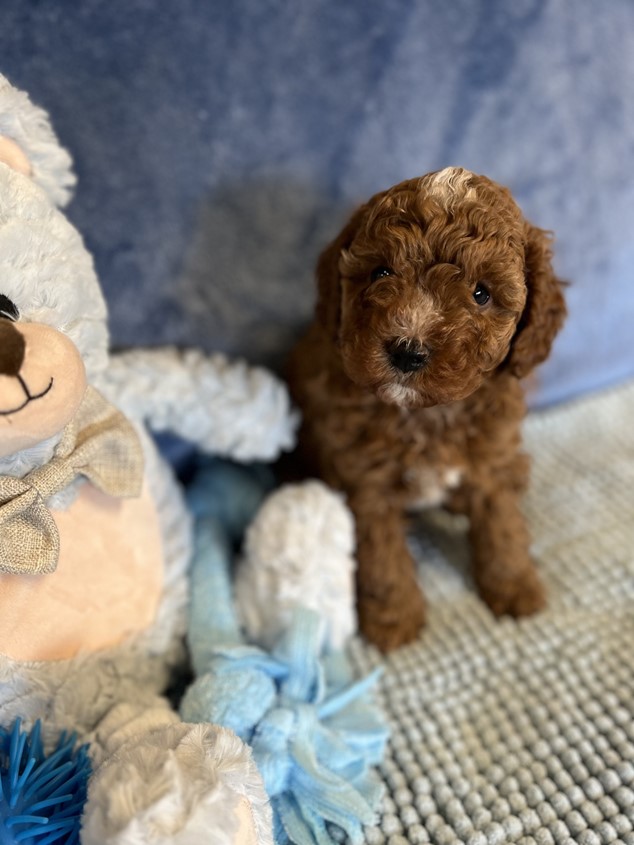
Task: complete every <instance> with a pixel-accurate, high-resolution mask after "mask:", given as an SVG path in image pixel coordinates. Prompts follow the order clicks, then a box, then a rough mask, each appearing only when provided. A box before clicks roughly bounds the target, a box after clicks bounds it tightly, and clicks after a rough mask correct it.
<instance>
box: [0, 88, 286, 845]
mask: <svg viewBox="0 0 634 845" xmlns="http://www.w3.org/2000/svg"><path fill="white" fill-rule="evenodd" d="M70 165H71V162H70V158H69V157H68V155H67V153H66V152H65V151H64V150H63V149H61V148H60V146H59V144H58V142H57V140H56V138H55V136H54V135H53V132H52V130H51V127H50V124H49V122H48V118H47V116H46V114H45V113H44V112H43V111H42V110H41V109H39V108H36V107H35V106H33V104H32V103H31V102H30V101H29V99H28V97H27V96H26V95H25V94H24V93H22V92H20V91H17V90H16V89H15V88H13V87H12V86H11V85H10V84H9V83H8V82H7V80H6V79H5V78H4V77H1V76H0V572H1V573H2V574H0V725H1V726H3V727H6V726H8V725H10V724H11V723H12V722H13V721H14V719H16V718H17V717H21V718H22V719H23V720H24V722H25V723H26V724H27V725H29V724H32V723H33V722H34V720H36V719H38V718H41V719H42V720H43V725H44V733H45V739H48V740H51V739H52V737H53V736H54V735H56V734H57V732H58V731H59V730H60V729H62V728H63V729H71V730H77V731H78V733H79V735H80V737H82V738H87V739H89V740H90V743H91V746H90V747H91V755H92V758H93V767H94V775H93V778H92V781H91V784H90V789H89V797H88V803H87V806H86V811H85V816H84V827H83V831H82V842H83V843H84V845H112V843H119V845H122V843H137V845H138V843H157V844H160V843H181V845H184V843H199V842H213V843H228V842H235V841H238V840H240V841H245V842H249V843H253V842H257V843H266V842H269V841H270V809H269V807H268V804H267V800H266V796H265V795H264V792H263V789H262V786H261V781H260V778H259V775H258V773H257V771H256V770H255V767H254V765H253V763H252V761H251V757H250V753H249V750H248V749H247V747H246V746H245V745H243V744H242V743H241V741H240V740H238V739H237V737H236V736H235V735H233V734H232V733H231V732H230V731H227V730H225V729H222V728H218V727H215V726H213V725H209V724H203V725H188V724H184V723H182V722H181V721H180V720H179V718H178V717H177V715H176V714H175V713H174V712H173V710H172V709H171V708H170V706H169V705H168V703H167V701H166V700H165V699H164V698H162V697H161V695H160V693H161V692H162V691H163V690H164V689H165V687H166V684H167V682H168V678H169V674H170V670H171V669H172V668H173V667H174V666H175V665H176V664H178V662H179V661H181V659H182V656H183V655H182V651H183V645H182V636H183V632H184V630H185V626H186V618H185V616H186V604H187V577H186V574H187V566H188V561H189V557H190V545H191V541H190V520H189V518H188V515H187V513H186V510H185V508H184V505H183V502H182V500H181V496H180V493H179V491H178V489H177V486H176V484H175V482H174V480H173V479H172V476H171V474H170V472H169V470H168V468H167V467H166V465H164V463H163V462H162V461H161V460H160V459H159V457H158V455H157V453H156V450H155V449H154V448H153V446H152V443H151V441H150V438H149V437H148V436H147V434H146V433H145V432H144V429H143V425H142V423H141V418H143V419H144V420H145V421H147V422H148V423H149V424H150V425H151V426H153V427H155V428H157V429H170V430H172V431H173V432H175V433H177V434H180V435H182V436H185V437H187V438H189V439H191V440H193V441H195V442H196V443H197V444H198V445H199V446H200V447H201V448H202V449H204V450H206V451H210V452H213V453H217V454H222V455H226V456H229V457H234V458H237V459H240V460H254V459H259V460H269V459H272V458H274V457H275V456H276V455H277V454H278V453H279V451H280V450H282V449H284V448H287V447H289V446H290V445H292V437H293V429H294V424H295V421H294V418H293V414H292V413H291V411H290V409H289V404H288V399H287V394H286V392H285V390H284V388H283V387H282V385H281V384H280V383H278V382H277V381H276V380H275V379H274V377H273V376H271V375H270V374H268V373H267V372H265V371H263V370H261V369H250V368H248V367H247V366H246V365H244V364H241V363H233V364H230V363H228V362H227V361H226V360H225V359H224V358H223V357H221V356H212V357H204V356H203V355H202V354H200V353H196V352H186V353H179V352H177V351H175V350H159V351H155V352H149V351H148V352H140V351H139V352H136V353H130V354H128V355H122V356H113V358H112V360H110V361H109V357H108V351H107V330H106V308H105V304H104V301H103V298H102V295H101V291H100V288H99V285H98V281H97V278H96V276H95V272H94V268H93V263H92V260H91V257H90V256H89V254H88V253H87V251H86V249H85V247H84V244H83V242H82V239H81V237H80V236H79V234H78V233H77V231H76V230H75V229H74V227H73V226H72V225H71V224H70V223H69V222H68V220H67V219H66V218H65V217H64V215H63V214H62V213H61V212H60V210H59V208H58V206H61V205H64V204H65V202H66V201H67V200H68V199H69V191H70V188H71V187H72V184H73V181H74V179H73V177H72V174H71V170H70ZM96 388H98V390H97V389H96ZM111 403H116V405H117V406H118V407H121V408H123V409H124V410H125V412H126V414H127V415H128V416H124V415H123V414H122V413H121V412H120V411H119V410H118V409H117V407H115V404H111ZM130 420H132V421H133V422H132V423H131V422H130Z"/></svg>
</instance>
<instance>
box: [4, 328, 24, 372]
mask: <svg viewBox="0 0 634 845" xmlns="http://www.w3.org/2000/svg"><path fill="white" fill-rule="evenodd" d="M25 347H26V344H25V343H24V338H23V336H22V335H21V334H20V332H19V331H18V330H17V329H16V328H15V326H14V325H13V323H11V321H10V320H5V319H2V318H0V375H2V376H17V375H18V373H19V372H20V368H21V367H22V362H23V361H24V350H25Z"/></svg>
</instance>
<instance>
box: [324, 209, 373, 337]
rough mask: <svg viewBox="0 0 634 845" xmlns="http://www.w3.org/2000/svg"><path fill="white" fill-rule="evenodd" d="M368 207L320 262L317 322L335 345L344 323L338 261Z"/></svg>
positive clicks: (333, 243) (359, 211) (351, 223)
mask: <svg viewBox="0 0 634 845" xmlns="http://www.w3.org/2000/svg"><path fill="white" fill-rule="evenodd" d="M366 210H367V205H362V206H361V208H358V209H357V210H356V211H355V212H354V214H353V215H352V217H351V218H350V220H349V221H348V222H347V223H346V225H345V226H344V228H343V229H342V231H341V232H340V233H339V235H337V237H336V238H335V239H334V241H333V242H332V243H331V244H329V245H328V246H327V247H326V249H325V250H324V251H323V252H322V253H321V255H320V256H319V260H318V261H317V304H316V306H315V313H316V316H317V320H318V321H319V322H320V323H321V325H322V326H323V327H324V328H325V329H326V330H327V332H328V334H329V335H330V337H331V339H332V340H333V341H336V340H337V336H338V332H339V322H340V319H341V284H340V273H339V259H340V257H341V250H343V249H347V248H348V247H349V246H350V244H351V243H352V241H353V240H354V237H355V235H356V234H357V231H358V230H359V227H360V226H361V223H362V221H363V218H364V217H365V213H366Z"/></svg>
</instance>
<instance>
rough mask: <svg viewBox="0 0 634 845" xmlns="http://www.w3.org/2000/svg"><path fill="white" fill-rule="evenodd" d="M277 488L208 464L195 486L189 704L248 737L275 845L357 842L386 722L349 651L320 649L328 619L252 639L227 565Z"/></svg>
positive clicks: (193, 717)
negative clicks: (268, 642)
mask: <svg viewBox="0 0 634 845" xmlns="http://www.w3.org/2000/svg"><path fill="white" fill-rule="evenodd" d="M269 488H270V483H268V481H267V480H266V479H265V478H264V479H263V476H262V475H261V474H259V475H258V474H257V473H256V474H255V475H254V474H253V472H251V471H249V470H248V469H246V468H244V467H236V466H234V465H230V464H227V463H225V462H220V461H206V462H205V463H204V464H203V465H202V466H201V468H200V469H199V471H198V473H197V474H196V476H195V478H194V480H193V482H192V485H191V486H190V488H189V494H188V498H189V501H190V505H191V507H192V510H193V512H194V514H195V516H196V531H195V552H194V560H193V564H192V573H191V596H192V601H191V608H190V626H189V645H190V650H191V655H192V663H193V666H194V671H195V673H196V676H197V677H196V680H195V681H194V682H193V684H192V685H191V686H190V687H189V689H188V690H187V692H186V693H185V696H184V698H183V701H182V703H181V715H182V717H183V719H184V720H186V721H188V722H201V721H210V722H214V723H216V724H221V725H224V726H226V727H229V728H231V729H232V730H233V731H235V733H237V734H238V736H239V737H240V738H241V739H243V740H244V741H245V742H247V743H248V744H249V745H250V746H251V748H252V752H253V758H254V760H255V762H256V765H257V766H258V769H259V771H260V774H261V775H262V778H263V780H264V785H265V788H266V790H267V793H268V795H269V797H270V800H271V805H272V808H273V816H274V825H275V839H276V842H277V843H278V845H286V843H294V845H331V843H333V842H336V841H338V839H339V838H340V837H338V836H337V834H336V832H335V829H336V828H339V829H340V830H341V831H343V832H345V834H346V835H347V836H348V838H349V840H350V841H351V842H352V843H360V842H361V841H362V840H363V833H362V826H363V825H364V824H372V823H373V822H374V821H375V813H376V809H377V807H378V804H379V801H380V798H381V794H382V789H381V787H380V785H379V784H378V780H377V779H375V777H374V776H373V773H372V771H371V766H372V765H374V764H376V763H378V762H380V760H381V759H382V756H383V751H384V747H385V743H386V740H387V729H386V726H385V723H384V721H383V718H382V716H381V714H380V713H379V711H378V709H377V708H376V707H375V706H374V704H373V702H372V700H371V698H370V695H369V693H370V691H371V688H372V686H373V685H374V684H375V682H376V680H377V676H378V673H376V672H375V673H373V674H371V675H370V676H368V677H367V678H365V679H363V680H361V681H355V680H354V677H353V672H352V669H351V666H350V663H349V661H348V659H347V657H346V655H345V654H344V653H343V652H337V653H324V652H322V651H321V649H320V636H319V632H320V618H319V616H318V614H316V613H314V612H313V611H310V610H307V609H305V608H298V609H297V610H296V612H295V614H294V616H293V619H292V622H291V624H290V626H289V628H288V629H287V630H286V631H285V632H284V634H283V635H282V636H281V638H280V640H279V641H278V643H277V644H276V646H275V647H274V648H273V649H272V651H271V652H267V651H265V650H263V649H261V648H259V647H257V646H253V645H249V644H247V643H245V642H244V638H243V635H242V632H241V630H240V626H239V624H238V621H237V618H236V613H235V609H234V602H233V596H232V589H231V580H230V570H231V560H232V558H233V545H232V544H233V542H234V541H235V540H236V538H237V537H239V536H240V535H241V534H242V533H243V531H244V529H245V527H246V525H247V524H248V522H249V521H250V520H251V517H252V515H253V513H254V512H255V510H256V509H257V507H258V506H259V504H260V502H261V501H262V499H263V498H264V496H265V494H266V492H267V490H268V489H269Z"/></svg>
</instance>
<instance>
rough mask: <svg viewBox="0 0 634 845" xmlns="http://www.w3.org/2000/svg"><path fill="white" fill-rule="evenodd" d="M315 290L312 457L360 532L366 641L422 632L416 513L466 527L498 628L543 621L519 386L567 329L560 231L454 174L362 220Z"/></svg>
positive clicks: (370, 207)
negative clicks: (456, 518) (525, 499)
mask: <svg viewBox="0 0 634 845" xmlns="http://www.w3.org/2000/svg"><path fill="white" fill-rule="evenodd" d="M317 281H318V300H317V308H316V319H315V321H314V322H313V324H312V326H311V327H310V329H309V331H308V333H307V334H306V335H305V337H304V338H303V339H302V340H301V341H300V342H299V344H298V345H297V346H296V347H295V350H294V352H293V354H292V359H291V370H290V374H289V375H290V383H291V389H292V392H293V394H294V397H295V400H296V401H297V403H298V404H299V406H300V408H301V409H302V411H303V427H302V432H301V436H300V443H301V448H302V451H303V453H304V456H305V457H307V458H308V459H309V461H310V462H311V464H312V469H313V470H315V471H317V472H318V473H319V474H320V475H321V476H322V477H323V478H324V479H325V480H326V481H327V482H328V483H330V484H331V485H333V486H334V487H336V488H339V489H341V490H343V491H345V493H346V494H347V498H348V503H349V505H350V506H351V508H352V510H353V512H354V514H355V517H356V526H357V555H358V571H357V600H358V609H359V620H360V625H361V629H362V631H363V633H364V634H365V636H366V637H367V638H368V639H369V640H371V641H372V642H374V643H376V644H377V645H378V646H379V647H381V648H382V649H384V650H388V649H391V648H394V647H396V646H398V645H401V644H402V643H405V642H408V641H409V640H411V639H413V638H414V637H415V636H416V635H417V633H418V631H419V629H420V627H421V626H422V625H423V623H424V620H425V604H424V599H423V596H422V594H421V592H420V589H419V587H418V583H417V579H416V572H415V565H414V562H413V560H412V557H411V555H410V552H409V550H408V547H407V543H406V537H405V516H406V513H407V512H408V511H412V510H414V509H416V508H420V507H426V506H429V505H437V504H443V505H445V506H447V507H449V508H450V509H452V510H454V511H458V512H462V513H465V514H467V516H468V517H469V520H470V531H469V538H470V545H471V551H472V562H473V572H474V579H475V583H476V585H477V588H478V591H479V593H480V595H481V596H482V598H483V599H484V601H485V602H486V603H487V604H488V605H489V607H490V608H491V610H492V611H493V612H494V613H495V614H498V615H499V614H512V615H514V616H522V615H525V614H530V613H533V612H534V611H536V610H538V609H539V608H541V607H542V605H543V604H544V590H543V588H542V585H541V582H540V579H539V576H538V574H537V572H536V570H535V566H534V564H533V562H532V561H531V558H530V555H529V541H530V538H529V533H528V530H527V527H526V524H525V521H524V518H523V516H522V513H521V509H520V499H521V495H522V492H523V490H524V489H525V487H526V485H527V481H528V471H529V464H528V459H527V458H526V456H525V455H523V454H522V453H521V452H520V445H521V432H520V424H521V420H522V418H523V417H524V414H525V410H526V407H525V401H524V396H523V390H522V385H521V383H520V379H522V378H523V377H524V376H526V375H527V374H528V373H529V372H530V371H531V370H532V369H533V368H534V367H535V366H536V365H537V364H539V363H541V362H542V361H543V360H544V359H545V358H546V357H547V355H548V353H549V351H550V347H551V343H552V341H553V339H554V337H555V335H556V333H557V331H558V330H559V328H560V327H561V325H562V322H563V319H564V316H565V305H564V299H563V296H562V283H561V282H560V281H559V280H558V279H557V278H556V277H555V275H554V273H553V270H552V267H551V249H550V239H549V236H548V234H547V233H546V232H544V231H542V230H540V229H537V228H535V227H534V226H532V225H531V224H530V223H528V222H527V221H526V220H525V219H524V218H523V216H522V214H521V212H520V210H519V208H518V207H517V205H516V204H515V202H514V200H513V198H512V197H511V194H510V193H509V191H508V190H507V189H505V188H503V187H501V186H500V185H497V184H496V183H495V182H492V181H491V180H490V179H487V178H486V177H484V176H477V175H475V174H473V173H470V172H469V171H466V170H463V169H461V168H447V169H446V170H442V171H440V172H437V173H430V174H428V175H426V176H423V177H422V178H420V179H412V180H409V181H406V182H402V183H401V184H399V185H396V186H395V187H393V188H390V189H389V190H388V191H384V192H383V193H380V194H377V195H376V196H374V197H373V198H372V199H371V200H370V201H369V202H368V203H366V204H365V205H363V206H362V207H361V208H359V209H358V210H357V211H356V212H355V213H354V215H353V216H352V218H351V220H350V221H349V223H348V224H347V225H346V226H345V228H344V229H343V231H342V232H341V234H340V235H339V236H338V237H337V238H336V239H335V241H334V242H333V243H332V244H331V245H330V246H328V247H327V248H326V250H325V251H324V252H323V253H322V255H321V257H320V259H319V263H318V266H317Z"/></svg>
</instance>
